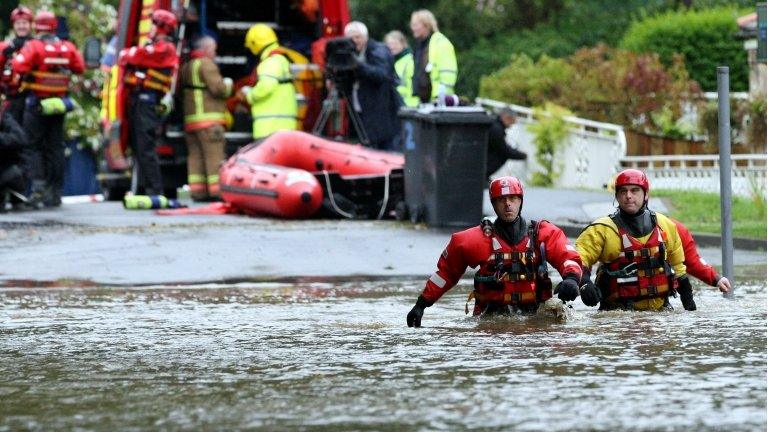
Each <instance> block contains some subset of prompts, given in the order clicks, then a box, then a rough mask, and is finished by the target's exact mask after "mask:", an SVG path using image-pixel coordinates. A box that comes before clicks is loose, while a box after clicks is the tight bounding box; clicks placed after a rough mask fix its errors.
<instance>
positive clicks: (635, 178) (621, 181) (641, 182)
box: [613, 168, 651, 200]
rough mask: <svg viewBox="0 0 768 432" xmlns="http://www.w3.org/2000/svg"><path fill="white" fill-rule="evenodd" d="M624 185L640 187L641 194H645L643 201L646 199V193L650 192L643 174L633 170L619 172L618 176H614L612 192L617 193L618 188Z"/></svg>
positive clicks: (649, 186)
mask: <svg viewBox="0 0 768 432" xmlns="http://www.w3.org/2000/svg"><path fill="white" fill-rule="evenodd" d="M626 185H636V186H640V187H641V188H642V189H643V192H645V199H646V200H647V199H648V191H650V189H651V185H650V183H648V177H646V176H645V173H644V172H642V171H640V170H637V169H633V168H629V169H625V170H624V171H622V172H620V173H619V175H617V176H616V181H615V182H614V184H613V190H614V191H618V190H619V187H620V186H626Z"/></svg>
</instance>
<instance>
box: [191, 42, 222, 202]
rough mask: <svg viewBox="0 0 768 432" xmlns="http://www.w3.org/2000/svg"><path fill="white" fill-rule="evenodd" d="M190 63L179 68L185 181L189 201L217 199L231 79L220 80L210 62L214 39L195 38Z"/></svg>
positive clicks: (212, 63) (214, 55)
mask: <svg viewBox="0 0 768 432" xmlns="http://www.w3.org/2000/svg"><path fill="white" fill-rule="evenodd" d="M193 48H194V49H193V51H192V52H191V53H190V58H191V59H190V61H189V62H187V63H186V64H185V65H184V66H183V67H182V68H181V83H182V86H183V88H184V135H185V137H186V141H187V149H188V150H189V156H188V157H187V182H188V184H189V191H190V195H191V196H192V199H193V200H195V201H206V200H210V199H218V198H219V165H220V164H221V162H222V161H223V160H224V157H225V155H224V145H225V143H226V142H225V139H224V127H225V125H226V123H227V117H226V116H227V107H226V101H227V97H229V96H230V95H231V94H232V80H231V79H230V78H222V76H221V74H220V73H219V68H218V66H216V63H214V62H213V60H214V59H215V58H216V48H217V46H216V40H215V39H213V38H212V37H210V36H203V37H201V38H199V39H197V40H196V41H195V43H194V46H193Z"/></svg>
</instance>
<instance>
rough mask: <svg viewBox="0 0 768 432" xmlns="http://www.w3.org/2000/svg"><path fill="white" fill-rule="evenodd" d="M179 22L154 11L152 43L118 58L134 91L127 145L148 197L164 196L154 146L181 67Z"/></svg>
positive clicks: (169, 15) (162, 12) (128, 51)
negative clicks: (176, 39)
mask: <svg viewBox="0 0 768 432" xmlns="http://www.w3.org/2000/svg"><path fill="white" fill-rule="evenodd" d="M177 23H178V22H177V20H176V16H175V15H174V14H173V13H171V12H169V11H167V10H162V9H158V10H156V11H154V12H152V27H151V28H150V30H149V38H150V41H149V42H147V44H146V45H143V46H134V47H131V48H129V49H126V50H123V51H122V52H121V53H120V57H119V59H118V64H119V65H121V66H124V67H125V68H126V71H125V80H124V83H125V85H127V86H128V87H129V88H130V89H131V92H130V97H129V101H128V104H129V107H128V122H129V123H128V128H129V130H128V142H129V145H130V146H131V150H132V151H133V157H134V163H135V164H136V167H137V168H138V180H139V182H138V184H143V185H144V189H145V194H146V195H162V193H163V179H162V177H161V174H160V161H159V160H158V156H157V153H156V151H155V145H156V141H157V138H158V136H157V135H158V128H159V126H160V123H161V121H162V115H163V114H166V113H167V111H169V110H170V107H169V106H166V105H164V103H165V102H166V101H167V100H168V99H167V98H168V96H167V95H169V92H170V91H171V81H172V77H173V74H174V71H175V70H176V68H177V67H178V64H179V56H178V55H177V54H176V46H175V45H174V44H173V42H172V37H173V34H174V32H175V31H176V26H177ZM133 192H134V193H135V192H137V191H135V190H134V191H133Z"/></svg>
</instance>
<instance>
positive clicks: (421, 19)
mask: <svg viewBox="0 0 768 432" xmlns="http://www.w3.org/2000/svg"><path fill="white" fill-rule="evenodd" d="M411 32H412V33H413V38H414V39H415V42H414V44H413V45H414V48H413V61H414V65H415V67H414V73H413V95H414V96H418V97H419V99H420V100H421V101H422V102H424V103H428V102H432V101H434V100H435V99H438V98H439V96H441V95H442V96H446V95H452V94H456V90H455V86H456V78H457V76H458V70H459V69H458V66H457V64H456V52H455V50H454V49H453V44H452V43H451V41H450V40H448V38H447V37H446V36H445V35H444V34H442V33H440V30H439V29H438V28H437V20H436V19H435V15H433V14H432V12H430V11H428V10H426V9H421V10H417V11H415V12H413V13H412V14H411Z"/></svg>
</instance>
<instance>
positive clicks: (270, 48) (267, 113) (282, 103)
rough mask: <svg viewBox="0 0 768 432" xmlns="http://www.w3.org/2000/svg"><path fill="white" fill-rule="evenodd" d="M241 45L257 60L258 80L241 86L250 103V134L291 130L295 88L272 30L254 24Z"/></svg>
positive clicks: (259, 136) (295, 113)
mask: <svg viewBox="0 0 768 432" xmlns="http://www.w3.org/2000/svg"><path fill="white" fill-rule="evenodd" d="M245 47H246V48H248V49H249V50H251V52H252V53H253V54H254V55H255V56H256V57H258V58H259V60H260V61H259V65H258V66H257V67H256V73H257V75H258V78H257V79H258V81H256V84H255V85H254V87H253V88H249V87H243V88H242V92H243V94H244V97H245V100H246V101H247V102H248V103H249V104H250V105H251V116H252V117H253V137H254V138H255V139H257V140H259V139H263V138H265V137H266V136H267V135H269V134H271V133H273V132H276V131H279V130H295V129H296V128H297V121H296V118H297V116H298V105H297V103H296V89H295V87H294V85H293V79H292V76H291V70H290V66H291V65H290V61H289V60H288V56H287V54H286V53H285V51H284V50H283V48H281V47H280V45H279V44H278V40H277V35H276V34H275V31H274V30H272V28H271V27H269V26H268V25H266V24H255V25H254V26H252V27H251V28H250V29H249V30H248V33H247V34H246V35H245Z"/></svg>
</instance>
